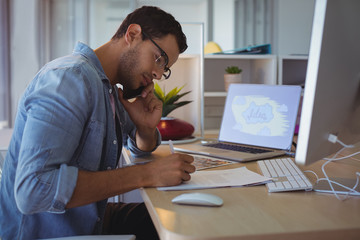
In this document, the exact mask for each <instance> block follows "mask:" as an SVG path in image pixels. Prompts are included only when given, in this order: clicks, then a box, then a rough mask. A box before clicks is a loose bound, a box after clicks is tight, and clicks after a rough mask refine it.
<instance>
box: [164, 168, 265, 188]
mask: <svg viewBox="0 0 360 240" xmlns="http://www.w3.org/2000/svg"><path fill="white" fill-rule="evenodd" d="M269 181H271V178H268V177H264V176H262V175H260V174H258V173H255V172H252V171H250V170H248V169H247V168H246V167H240V168H235V169H228V170H215V171H196V172H195V173H193V174H191V180H189V181H187V182H183V183H182V184H180V185H177V186H171V187H158V190H161V191H174V190H191V189H205V188H219V187H239V186H246V185H255V184H256V185H257V184H265V183H267V182H269Z"/></svg>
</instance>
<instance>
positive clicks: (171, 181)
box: [66, 154, 195, 208]
mask: <svg viewBox="0 0 360 240" xmlns="http://www.w3.org/2000/svg"><path fill="white" fill-rule="evenodd" d="M192 161H193V158H192V157H191V156H189V155H185V154H171V155H169V156H167V157H165V158H162V159H158V160H155V161H153V162H150V163H148V164H145V165H135V166H131V167H126V168H120V169H115V170H109V171H101V172H87V171H81V170H79V173H78V179H77V183H76V187H75V190H74V192H73V195H72V197H71V199H70V201H69V202H68V204H67V205H66V208H73V207H78V206H82V205H86V204H89V203H92V202H96V201H100V200H104V199H107V198H109V197H112V196H115V195H119V194H122V193H125V192H128V191H131V190H134V189H137V188H140V187H160V186H173V185H178V184H180V183H181V182H182V181H188V180H190V173H193V172H194V171H195V167H194V166H193V165H191V162H192Z"/></svg>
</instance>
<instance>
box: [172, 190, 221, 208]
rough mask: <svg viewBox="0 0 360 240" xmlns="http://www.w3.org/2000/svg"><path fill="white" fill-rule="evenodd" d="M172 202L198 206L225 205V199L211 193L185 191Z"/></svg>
mask: <svg viewBox="0 0 360 240" xmlns="http://www.w3.org/2000/svg"><path fill="white" fill-rule="evenodd" d="M172 202H173V203H177V204H186V205H197V206H214V207H220V206H222V205H223V200H222V199H221V198H220V197H218V196H216V195H213V194H209V193H183V194H181V195H179V196H176V197H175V198H173V200H172Z"/></svg>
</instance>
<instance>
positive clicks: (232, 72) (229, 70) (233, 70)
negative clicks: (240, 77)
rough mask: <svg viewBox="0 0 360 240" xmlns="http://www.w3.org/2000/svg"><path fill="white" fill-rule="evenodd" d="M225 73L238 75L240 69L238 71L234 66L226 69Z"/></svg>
mask: <svg viewBox="0 0 360 240" xmlns="http://www.w3.org/2000/svg"><path fill="white" fill-rule="evenodd" d="M225 72H227V73H229V74H239V73H241V72H242V69H240V68H239V67H236V66H231V67H227V68H226V69H225Z"/></svg>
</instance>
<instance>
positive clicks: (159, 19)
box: [112, 6, 188, 53]
mask: <svg viewBox="0 0 360 240" xmlns="http://www.w3.org/2000/svg"><path fill="white" fill-rule="evenodd" d="M130 24H139V25H140V26H141V29H142V31H143V32H145V33H146V34H147V35H148V36H149V37H151V38H161V37H164V36H166V35H168V34H172V35H174V36H175V38H176V42H177V44H178V47H179V52H180V53H183V52H185V50H186V49H187V47H188V46H187V44H186V36H185V34H184V33H183V31H182V28H181V25H180V23H179V22H178V21H176V20H175V18H174V17H173V16H172V15H171V14H169V13H166V12H165V11H163V10H161V9H160V8H158V7H152V6H143V7H141V8H138V9H136V10H135V11H134V12H132V13H130V14H129V15H127V17H126V18H125V19H124V21H123V22H122V24H121V25H120V27H119V29H118V30H117V32H116V33H115V35H114V36H113V37H112V39H118V38H121V37H123V36H124V35H125V33H126V31H127V29H128V27H129V25H130ZM142 37H143V39H144V40H145V39H146V37H145V36H144V35H143V36H142Z"/></svg>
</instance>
